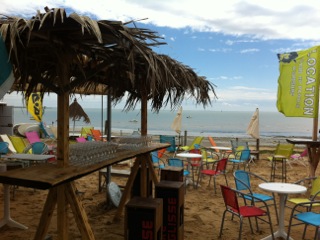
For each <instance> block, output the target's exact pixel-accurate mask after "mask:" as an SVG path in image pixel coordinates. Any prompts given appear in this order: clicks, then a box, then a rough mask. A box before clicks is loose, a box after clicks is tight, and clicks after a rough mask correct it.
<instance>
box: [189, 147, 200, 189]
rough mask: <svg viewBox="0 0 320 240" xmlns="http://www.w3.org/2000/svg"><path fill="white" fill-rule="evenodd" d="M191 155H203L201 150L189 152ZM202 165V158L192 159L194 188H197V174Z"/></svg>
mask: <svg viewBox="0 0 320 240" xmlns="http://www.w3.org/2000/svg"><path fill="white" fill-rule="evenodd" d="M189 153H196V154H200V155H202V153H201V150H200V149H191V150H190V151H189ZM201 164H202V157H200V158H191V159H190V167H191V173H192V182H193V186H194V187H196V185H195V183H196V182H195V174H196V172H199V169H200V167H201Z"/></svg>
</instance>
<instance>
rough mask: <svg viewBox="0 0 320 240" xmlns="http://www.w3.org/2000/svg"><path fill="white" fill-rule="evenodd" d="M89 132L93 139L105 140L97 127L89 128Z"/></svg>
mask: <svg viewBox="0 0 320 240" xmlns="http://www.w3.org/2000/svg"><path fill="white" fill-rule="evenodd" d="M91 133H92V136H93V138H94V140H95V141H106V140H105V139H104V138H103V134H102V133H101V131H100V130H98V129H91Z"/></svg>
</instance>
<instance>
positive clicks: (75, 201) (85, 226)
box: [66, 183, 95, 240]
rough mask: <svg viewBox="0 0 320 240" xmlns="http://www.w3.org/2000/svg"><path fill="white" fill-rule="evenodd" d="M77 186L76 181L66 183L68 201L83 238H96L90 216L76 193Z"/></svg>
mask: <svg viewBox="0 0 320 240" xmlns="http://www.w3.org/2000/svg"><path fill="white" fill-rule="evenodd" d="M75 192H76V188H75V186H74V183H67V184H66V195H67V199H68V202H69V204H70V206H71V209H72V212H73V215H74V218H75V220H76V222H77V225H78V228H79V230H80V232H81V237H82V239H88V240H89V239H95V237H94V234H93V232H92V229H91V227H90V224H89V220H88V216H87V214H86V212H85V210H84V207H83V205H82V203H81V201H80V200H79V198H78V196H77V195H76V193H75Z"/></svg>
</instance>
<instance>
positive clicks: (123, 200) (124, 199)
mask: <svg viewBox="0 0 320 240" xmlns="http://www.w3.org/2000/svg"><path fill="white" fill-rule="evenodd" d="M139 167H140V161H139V160H138V159H136V160H135V162H134V164H133V166H132V168H131V173H130V176H129V178H128V181H127V184H126V187H125V189H124V192H123V194H122V197H121V200H120V203H119V206H118V209H117V212H116V215H115V216H114V217H113V221H118V220H119V219H120V215H121V213H122V211H123V208H124V205H125V204H126V202H127V199H128V198H129V196H130V194H131V189H132V184H133V181H134V179H135V178H136V175H137V172H138V170H139Z"/></svg>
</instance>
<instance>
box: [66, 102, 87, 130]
mask: <svg viewBox="0 0 320 240" xmlns="http://www.w3.org/2000/svg"><path fill="white" fill-rule="evenodd" d="M69 118H71V119H72V121H73V133H74V129H75V125H76V121H80V119H81V118H83V121H84V122H85V123H87V124H89V123H90V118H89V116H88V115H87V114H86V112H85V111H84V110H83V108H82V107H81V105H80V104H79V103H78V101H77V99H76V98H75V99H74V101H73V103H71V104H70V106H69Z"/></svg>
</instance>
